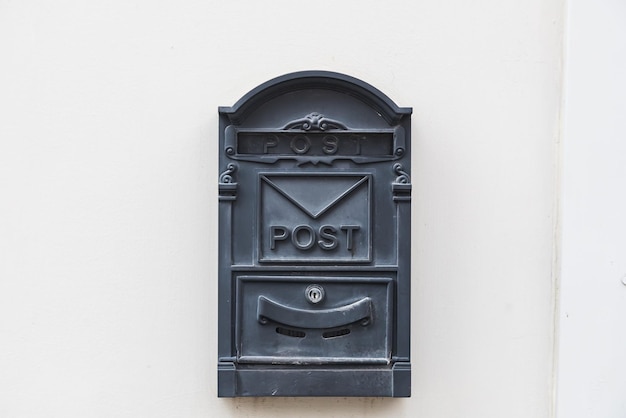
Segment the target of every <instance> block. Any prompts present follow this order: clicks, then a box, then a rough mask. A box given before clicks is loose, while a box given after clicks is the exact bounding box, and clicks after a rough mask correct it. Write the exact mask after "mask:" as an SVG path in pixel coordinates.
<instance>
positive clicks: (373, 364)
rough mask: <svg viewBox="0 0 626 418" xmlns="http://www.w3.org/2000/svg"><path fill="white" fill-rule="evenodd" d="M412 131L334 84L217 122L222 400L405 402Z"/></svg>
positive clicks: (240, 109)
mask: <svg viewBox="0 0 626 418" xmlns="http://www.w3.org/2000/svg"><path fill="white" fill-rule="evenodd" d="M410 117H411V108H405V107H398V106H397V105H396V104H395V103H394V102H393V101H392V100H391V99H389V98H388V97H387V96H386V95H384V94H383V93H381V92H380V91H379V90H377V89H376V88H374V87H372V86H371V85H369V84H367V83H365V82H363V81H361V80H358V79H356V78H353V77H350V76H347V75H344V74H338V73H332V72H326V71H305V72H298V73H292V74H287V75H284V76H281V77H278V78H275V79H273V80H270V81H268V82H266V83H264V84H262V85H260V86H258V87H256V88H255V89H253V90H251V91H250V92H249V93H248V94H246V95H245V96H244V97H242V98H241V99H240V100H239V101H238V102H237V103H236V104H235V105H234V106H232V107H220V108H219V123H220V126H219V129H220V130H219V164H220V172H219V268H218V300H219V306H218V320H219V325H218V333H219V335H218V396H221V397H234V396H390V397H406V396H410V394H411V363H410V289H411V283H410V282H411V275H410V254H411V244H410V240H411V236H410V230H411V219H410V203H411V179H410V167H411V158H410V155H411V152H410V143H411V141H410V135H411V120H410Z"/></svg>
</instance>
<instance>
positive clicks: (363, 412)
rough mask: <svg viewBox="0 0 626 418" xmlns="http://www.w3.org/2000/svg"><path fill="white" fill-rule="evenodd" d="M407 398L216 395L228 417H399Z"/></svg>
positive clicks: (404, 407) (404, 409) (407, 400)
mask: <svg viewBox="0 0 626 418" xmlns="http://www.w3.org/2000/svg"><path fill="white" fill-rule="evenodd" d="M410 399H411V398H336V397H302V398H281V397H278V398H270V397H250V398H220V399H219V402H220V403H221V407H223V408H224V409H225V410H227V411H230V413H231V414H232V415H231V416H236V417H255V416H260V415H263V416H272V417H273V418H282V417H285V418H286V417H288V418H293V417H296V416H297V417H309V416H310V417H320V416H321V417H335V416H341V417H368V416H373V417H374V416H376V417H381V416H402V412H403V411H406V407H407V405H405V403H408V402H410Z"/></svg>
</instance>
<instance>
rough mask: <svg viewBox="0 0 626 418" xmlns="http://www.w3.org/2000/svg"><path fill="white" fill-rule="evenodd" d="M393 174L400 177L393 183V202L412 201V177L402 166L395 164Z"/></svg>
mask: <svg viewBox="0 0 626 418" xmlns="http://www.w3.org/2000/svg"><path fill="white" fill-rule="evenodd" d="M393 172H394V173H396V175H397V176H398V177H396V179H395V180H394V182H393V183H391V190H392V191H393V200H394V201H396V202H401V201H405V202H407V201H410V200H411V188H412V186H411V177H410V176H409V173H407V172H406V171H404V167H402V164H400V163H395V164H394V165H393Z"/></svg>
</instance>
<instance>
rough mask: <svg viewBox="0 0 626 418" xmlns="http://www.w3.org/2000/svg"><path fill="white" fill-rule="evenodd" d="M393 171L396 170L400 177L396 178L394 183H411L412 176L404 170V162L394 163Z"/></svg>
mask: <svg viewBox="0 0 626 418" xmlns="http://www.w3.org/2000/svg"><path fill="white" fill-rule="evenodd" d="M393 171H394V173H396V174H397V175H398V177H396V180H395V181H394V183H399V184H410V183H411V177H410V176H409V174H408V173H407V172H406V171H404V167H402V164H400V163H395V164H394V165H393Z"/></svg>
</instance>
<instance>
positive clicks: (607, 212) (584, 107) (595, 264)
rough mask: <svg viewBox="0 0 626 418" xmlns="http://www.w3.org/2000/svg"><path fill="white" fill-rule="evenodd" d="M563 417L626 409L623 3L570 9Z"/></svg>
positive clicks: (606, 417)
mask: <svg viewBox="0 0 626 418" xmlns="http://www.w3.org/2000/svg"><path fill="white" fill-rule="evenodd" d="M567 15H568V19H567V20H568V23H567V42H566V64H565V95H564V108H563V110H564V116H565V117H564V124H563V125H564V132H563V133H564V135H563V165H562V167H563V170H562V171H563V187H562V204H561V212H562V216H561V218H562V231H563V232H562V251H561V253H562V258H561V260H562V261H561V267H562V268H561V272H562V273H561V290H560V309H559V313H560V314H559V318H560V327H559V329H560V341H559V367H558V369H559V375H558V408H557V409H558V414H557V416H558V418H596V417H602V418H623V417H625V416H626V357H625V356H624V352H625V350H626V327H625V326H624V323H623V322H622V321H623V320H624V318H626V241H625V240H624V234H625V233H626V193H625V192H624V191H625V190H626V186H625V180H626V141H625V139H626V138H625V135H624V120H625V116H626V81H625V79H624V75H625V74H626V24H625V23H626V3H624V2H623V1H620V0H602V1H584V0H571V1H570V2H569V7H568V14H567Z"/></svg>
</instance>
